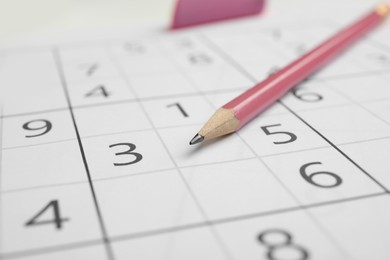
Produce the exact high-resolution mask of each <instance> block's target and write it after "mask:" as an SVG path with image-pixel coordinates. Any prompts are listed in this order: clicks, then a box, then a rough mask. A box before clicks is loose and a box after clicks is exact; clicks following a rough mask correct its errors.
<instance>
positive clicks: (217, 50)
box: [201, 35, 389, 192]
mask: <svg viewBox="0 0 390 260" xmlns="http://www.w3.org/2000/svg"><path fill="white" fill-rule="evenodd" d="M201 39H203V40H204V41H205V43H207V44H209V45H210V46H211V47H212V48H213V49H214V50H215V51H216V52H217V53H219V54H220V56H221V57H223V58H225V60H226V61H228V62H230V63H231V64H232V65H233V66H235V67H236V68H237V69H238V70H239V71H241V72H242V73H243V74H244V75H246V76H247V77H248V79H250V80H251V81H252V82H253V83H254V84H256V83H257V80H256V78H255V77H253V76H252V75H251V74H250V73H249V72H247V71H246V70H245V69H244V68H243V67H242V66H241V65H240V64H239V63H238V62H236V61H235V60H234V59H233V58H232V57H230V56H229V55H228V54H227V53H226V52H224V51H223V50H222V49H220V48H219V47H218V46H217V45H216V44H215V43H213V42H212V41H210V40H209V39H208V38H207V37H206V36H205V35H201ZM278 103H279V104H281V105H282V106H283V107H284V108H286V109H287V110H288V111H289V112H290V113H291V114H292V115H294V116H295V117H296V118H297V119H299V120H300V121H301V122H302V123H304V124H305V125H306V126H308V127H309V128H310V129H312V130H313V131H314V132H315V133H316V134H317V135H318V136H320V137H321V138H322V139H323V140H324V141H325V142H327V143H328V144H329V145H330V146H331V147H333V148H334V149H335V150H336V151H338V152H339V153H340V154H341V155H342V156H343V157H344V158H346V159H347V160H348V161H350V162H351V163H352V164H353V165H355V166H356V167H357V168H358V169H359V170H360V171H362V172H363V173H364V174H365V175H367V176H368V177H369V178H370V179H371V180H372V181H374V182H375V183H376V184H377V185H378V186H379V187H381V188H382V189H383V190H384V191H385V192H389V191H388V189H387V188H386V187H385V186H384V185H383V184H381V183H380V182H379V181H378V180H376V179H375V178H374V177H372V175H370V174H369V173H368V172H367V171H366V170H364V169H363V168H362V167H361V166H360V165H358V164H357V163H356V162H355V161H354V160H352V159H351V158H350V157H349V156H348V155H347V154H345V153H344V152H343V151H342V150H341V149H340V148H338V147H337V146H336V145H335V144H334V143H333V142H331V141H330V140H329V139H328V138H326V137H325V136H324V135H323V134H322V133H320V132H319V131H318V129H316V128H314V127H313V126H312V125H311V124H309V123H308V122H307V121H306V120H304V119H303V118H302V117H301V116H299V115H298V113H297V112H295V111H293V110H292V109H291V108H290V107H289V106H287V105H286V104H285V103H284V102H282V101H281V100H279V101H278Z"/></svg>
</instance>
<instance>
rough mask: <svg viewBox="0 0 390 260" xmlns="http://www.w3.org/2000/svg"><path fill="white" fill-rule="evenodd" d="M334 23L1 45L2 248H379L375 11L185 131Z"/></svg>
mask: <svg viewBox="0 0 390 260" xmlns="http://www.w3.org/2000/svg"><path fill="white" fill-rule="evenodd" d="M334 28H335V27H334V24H332V23H330V22H318V23H312V24H304V26H303V24H299V23H298V24H282V25H277V26H268V27H264V26H262V27H259V26H258V24H256V23H250V22H243V23H237V24H232V25H229V26H217V27H216V28H211V29H207V30H202V29H197V30H190V31H188V32H178V33H173V34H169V35H168V34H167V33H157V34H156V35H152V36H148V37H145V38H135V39H134V38H131V37H129V38H126V37H124V39H118V40H113V41H101V42H92V43H85V44H82V43H80V44H63V45H57V46H46V47H45V46H42V47H31V48H18V49H10V50H3V51H2V52H1V54H0V86H1V87H0V91H1V99H2V107H1V114H2V115H1V148H2V149H1V157H0V158H1V171H0V184H1V201H0V212H1V218H0V221H1V226H0V233H1V251H0V252H1V259H14V258H15V259H110V260H111V259H275V260H279V259H389V257H390V249H389V247H388V244H389V242H390V241H389V235H388V234H389V232H390V224H389V219H390V209H389V208H390V196H389V187H390V164H389V159H390V149H389V147H390V102H389V101H390V86H389V82H390V74H389V72H390V44H389V42H390V41H389V40H390V34H389V33H388V28H382V29H380V30H378V31H377V32H376V33H375V34H373V35H372V36H370V37H368V38H366V39H364V40H362V41H360V42H359V43H358V44H357V45H355V46H354V47H353V48H352V49H351V50H350V51H348V52H347V53H345V54H344V55H342V56H341V57H340V58H338V59H337V60H336V61H335V62H333V63H332V65H330V66H328V67H326V68H324V69H323V70H322V71H321V72H319V73H317V74H315V75H313V76H312V77H311V78H310V79H308V80H307V81H305V82H304V83H302V84H300V85H299V86H297V88H295V89H294V90H293V91H291V93H289V94H288V95H286V96H285V97H284V98H283V99H281V101H279V102H278V103H276V104H275V105H274V106H272V107H271V108H270V109H269V110H267V111H266V112H265V113H264V114H262V115H261V116H259V117H258V118H256V119H255V120H254V121H252V122H251V123H250V124H248V126H246V127H245V128H243V129H242V130H241V131H240V132H239V133H236V134H233V135H230V136H228V137H226V138H223V139H219V140H216V141H214V142H212V143H209V144H206V145H202V146H196V147H189V146H188V141H189V140H190V139H191V137H192V136H193V135H194V134H195V133H196V131H198V130H199V128H200V127H201V126H202V124H203V123H204V122H205V121H206V119H207V118H208V117H209V116H210V115H211V114H212V113H213V112H214V111H215V109H216V108H218V107H219V106H221V105H223V104H224V103H225V102H226V101H228V100H229V99H231V98H232V97H234V96H236V95H237V94H238V93H240V92H242V91H243V90H245V89H247V88H249V87H251V86H252V85H253V84H254V83H255V82H257V81H259V80H261V79H264V78H265V77H266V76H267V75H269V74H270V73H272V72H273V71H275V70H277V69H278V68H279V67H281V66H283V65H284V64H286V63H288V62H290V61H291V60H292V59H294V58H296V57H298V56H299V55H301V54H302V53H303V52H304V51H306V50H308V49H309V48H311V47H313V46H314V45H315V44H316V43H318V42H319V41H321V40H322V39H325V38H326V37H327V36H329V35H331V34H332V33H333V32H334ZM386 30H387V31H386Z"/></svg>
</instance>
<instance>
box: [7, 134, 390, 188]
mask: <svg viewBox="0 0 390 260" xmlns="http://www.w3.org/2000/svg"><path fill="white" fill-rule="evenodd" d="M137 132H138V131H137ZM83 138H85V137H83ZM388 139H390V136H389V137H380V138H372V139H367V140H360V141H354V142H345V143H339V144H338V145H339V146H344V145H350V144H359V143H367V142H372V141H378V140H388ZM324 148H329V146H318V147H313V148H308V149H299V150H294V151H291V152H280V153H275V154H267V155H259V157H260V158H269V157H274V156H279V155H284V154H294V153H298V152H304V151H315V150H320V149H324ZM256 158H257V157H255V156H254V157H248V158H242V159H234V160H229V162H240V161H247V160H252V159H256ZM223 163H225V162H221V161H218V162H209V163H197V164H191V165H184V166H180V168H181V169H186V168H192V167H200V166H209V165H218V164H223ZM175 169H176V168H164V169H159V170H151V171H142V172H137V173H132V174H125V175H121V176H112V177H105V178H99V179H94V180H93V182H101V181H106V180H113V179H122V178H131V177H133V176H140V175H144V174H158V173H160V172H162V171H164V172H165V171H169V170H175ZM87 182H88V181H76V182H69V183H56V184H48V185H41V186H33V187H27V188H18V189H11V190H6V191H1V193H2V194H6V193H14V192H20V191H27V190H35V189H43V188H50V187H60V186H69V185H73V184H80V183H87Z"/></svg>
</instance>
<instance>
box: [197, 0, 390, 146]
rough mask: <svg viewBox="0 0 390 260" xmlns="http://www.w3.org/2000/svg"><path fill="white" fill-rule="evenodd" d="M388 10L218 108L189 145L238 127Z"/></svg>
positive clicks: (358, 23)
mask: <svg viewBox="0 0 390 260" xmlns="http://www.w3.org/2000/svg"><path fill="white" fill-rule="evenodd" d="M389 12H390V7H389V5H387V4H380V5H378V6H377V7H376V8H375V9H374V10H373V11H371V12H370V13H368V14H367V15H365V16H364V17H362V18H360V19H359V20H358V21H356V22H355V23H353V24H352V25H350V26H349V27H347V28H345V29H343V30H341V31H340V32H338V33H337V34H335V35H334V36H332V37H331V38H330V39H328V40H326V41H324V42H323V43H321V44H320V45H318V46H317V47H316V48H314V49H313V50H311V51H309V52H308V53H306V54H304V55H303V56H301V57H300V58H298V59H297V60H295V61H293V62H292V63H290V64H289V65H287V66H286V67H284V68H282V69H280V70H279V71H277V72H276V73H274V74H272V75H270V76H269V77H268V78H266V79H265V80H264V81H262V82H260V83H258V84H257V85H255V86H254V87H252V88H250V89H249V90H247V91H246V92H244V93H242V94H241V95H240V96H238V97H236V98H234V99H233V100H231V101H230V102H228V103H227V104H225V105H224V106H222V107H221V108H219V109H218V110H217V111H216V112H215V113H214V115H212V117H211V118H210V119H209V120H208V121H207V122H206V124H205V125H204V126H203V127H202V129H200V131H199V132H198V133H197V134H196V135H195V136H194V137H193V138H192V140H191V141H190V145H193V144H197V143H200V142H202V141H204V140H207V139H212V138H216V137H219V136H223V135H226V134H229V133H232V132H235V131H237V130H239V129H240V128H241V127H243V126H244V125H245V124H246V123H248V122H249V121H250V120H252V119H253V118H254V117H255V116H257V115H258V114H259V113H261V112H262V111H264V110H265V109H267V108H268V107H269V106H270V105H271V104H273V103H274V102H275V101H277V100H278V99H279V98H280V97H282V96H283V95H284V94H285V93H286V92H287V91H288V90H290V89H291V88H292V87H294V86H296V85H297V84H298V83H299V82H300V81H302V80H304V79H305V78H307V77H308V76H309V75H310V74H312V73H313V72H315V71H316V70H318V69H319V68H321V67H322V66H324V65H325V64H326V63H327V62H329V61H330V60H332V58H334V57H335V56H337V55H338V54H340V53H341V52H342V51H344V50H345V49H346V48H347V47H349V46H350V45H351V44H352V43H354V42H355V41H356V40H358V39H359V38H361V37H362V36H363V35H365V34H366V33H367V32H368V31H370V30H371V29H373V28H374V27H376V26H377V25H378V24H379V23H381V22H382V21H383V20H384V19H385V17H386V16H387V15H388V14H389Z"/></svg>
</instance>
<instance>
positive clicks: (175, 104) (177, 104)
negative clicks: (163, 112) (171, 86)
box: [167, 103, 188, 117]
mask: <svg viewBox="0 0 390 260" xmlns="http://www.w3.org/2000/svg"><path fill="white" fill-rule="evenodd" d="M167 107H168V108H169V107H177V108H178V109H179V111H180V113H181V114H182V115H183V116H184V117H188V114H187V112H186V111H185V110H184V108H183V107H182V106H181V105H180V103H173V104H169V105H167Z"/></svg>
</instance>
